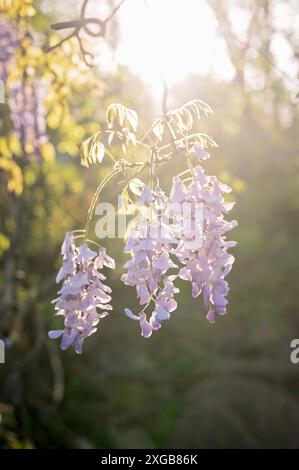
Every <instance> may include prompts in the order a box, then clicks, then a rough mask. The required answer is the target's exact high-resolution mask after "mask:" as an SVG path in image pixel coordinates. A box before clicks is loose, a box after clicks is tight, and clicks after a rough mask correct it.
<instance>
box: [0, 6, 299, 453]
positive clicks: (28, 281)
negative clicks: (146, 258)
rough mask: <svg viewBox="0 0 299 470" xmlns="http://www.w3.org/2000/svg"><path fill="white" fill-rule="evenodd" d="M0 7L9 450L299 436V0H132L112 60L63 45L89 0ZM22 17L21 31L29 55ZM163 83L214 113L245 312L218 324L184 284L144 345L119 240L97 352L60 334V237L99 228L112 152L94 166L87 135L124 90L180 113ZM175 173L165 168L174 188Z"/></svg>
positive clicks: (143, 111)
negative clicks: (91, 217) (297, 347)
mask: <svg viewBox="0 0 299 470" xmlns="http://www.w3.org/2000/svg"><path fill="white" fill-rule="evenodd" d="M116 5H117V3H116V2H110V1H109V2H108V1H107V2H104V1H102V2H101V1H91V2H90V4H89V6H88V8H90V10H89V15H90V16H97V17H102V18H105V17H106V16H107V14H108V13H109V12H110V11H112V10H113V8H114V7H115V6H116ZM0 7H1V18H0V28H1V29H0V60H1V66H0V71H1V74H2V77H4V78H5V89H6V94H7V96H6V98H7V102H6V104H0V118H1V120H0V124H1V128H0V134H1V135H0V182H1V193H0V256H1V258H0V268H1V270H0V290H1V295H0V309H1V313H0V332H1V334H0V336H1V337H2V338H4V339H5V342H6V363H5V364H0V417H1V422H0V446H1V447H3V448H74V447H76V448H77V447H79V448H140V447H141V448H166V447H168V448H169V447H174V448H175V447H193V448H194V447H200V448H202V447H208V448H229V447H245V448H264V447H266V448H278V447H279V448H296V447H298V445H299V395H298V389H299V365H295V364H292V363H291V361H290V353H291V349H290V342H291V340H292V339H294V338H297V337H299V310H298V282H299V249H298V234H299V134H298V129H299V113H298V111H299V81H298V80H297V77H298V63H299V62H298V59H299V4H298V2H297V1H296V0H294V1H292V0H243V1H239V0H226V1H224V0H217V1H214V0H198V1H196V2H195V1H193V0H186V1H183V0H173V1H171V2H170V1H168V0H160V1H159V2H157V1H156V0H147V1H146V2H144V1H142V0H140V1H139V0H127V1H126V2H124V4H123V5H122V7H121V8H120V9H119V11H118V12H117V13H116V14H115V15H114V17H113V19H112V20H111V21H110V22H109V24H108V25H107V35H106V37H105V38H93V39H91V38H90V37H89V36H88V35H86V34H85V35H84V34H83V42H84V46H85V47H86V49H88V50H89V51H92V53H93V56H94V57H93V61H94V63H95V65H94V67H88V66H87V65H85V64H84V61H83V58H82V54H81V53H80V48H79V46H78V42H77V41H76V39H75V38H74V39H73V40H71V41H67V42H65V43H64V44H63V45H62V46H61V47H58V48H56V49H54V50H52V51H47V49H46V46H47V45H49V44H50V45H53V44H56V43H57V42H58V41H59V40H60V39H61V38H62V37H64V35H65V34H66V33H67V32H64V31H62V32H57V33H56V32H53V31H52V30H51V29H50V24H51V23H53V22H57V21H64V20H70V19H74V18H77V17H78V15H79V13H80V2H71V1H69V2H66V1H63V2H62V1H60V0H54V1H51V2H50V1H46V0H43V1H34V2H31V1H30V0H15V1H10V0H0ZM12 25H13V30H14V31H15V32H16V31H19V33H18V34H19V37H20V38H21V39H20V44H19V45H18V46H17V47H15V48H13V52H12V53H11V52H9V51H8V48H7V41H8V39H9V38H11V34H12V33H11V26H12ZM7 38H8V39H7ZM14 41H16V39H14ZM11 65H12V67H11ZM8 69H9V72H6V70H8ZM298 78H299V77H298ZM163 79H164V80H165V81H166V83H167V85H168V94H167V106H168V107H169V108H172V107H177V106H180V105H182V104H183V103H184V102H186V101H188V100H191V99H194V98H200V99H203V100H204V101H206V102H207V103H209V104H210V105H211V106H212V108H213V109H214V114H213V115H212V117H210V118H209V119H203V120H202V129H203V130H204V131H206V132H207V133H208V134H209V135H211V136H212V137H213V138H214V139H215V140H216V141H217V142H218V144H219V148H218V149H214V150H213V152H212V158H211V159H210V161H208V162H207V163H206V164H205V167H206V170H207V172H208V173H210V174H216V175H217V176H218V177H219V178H220V179H221V180H222V181H224V182H226V183H228V184H230V185H231V186H232V187H233V191H234V193H233V197H234V199H235V200H236V201H237V204H236V206H235V208H234V209H233V213H232V216H233V217H234V218H236V219H237V220H238V221H239V227H238V228H237V229H235V230H234V232H233V234H232V237H231V238H232V239H234V240H237V241H238V246H237V247H236V248H235V249H234V254H235V257H236V262H235V265H234V268H233V270H232V272H231V274H230V275H229V281H230V285H231V292H230V295H229V300H230V304H229V314H228V315H227V316H226V317H224V318H218V319H217V322H216V323H215V324H214V325H210V324H208V323H207V321H206V319H205V314H204V310H203V306H202V305H201V303H200V301H199V300H198V299H197V300H192V298H191V295H190V289H189V286H188V287H187V286H185V285H184V283H182V284H181V285H180V287H181V294H180V296H179V307H178V310H177V311H176V312H175V314H174V315H173V317H172V319H171V321H170V322H168V323H167V325H165V326H164V328H163V329H162V330H161V331H160V332H159V334H156V335H154V336H153V337H152V338H151V339H150V340H144V339H143V338H141V337H140V336H139V331H137V330H138V328H137V327H136V325H135V323H134V322H131V321H129V320H128V319H127V318H126V317H125V315H124V314H123V308H124V307H125V306H130V305H132V302H133V300H132V299H133V298H134V290H133V289H130V288H128V287H125V286H123V285H122V284H121V283H120V281H119V277H120V274H121V271H122V263H123V261H124V259H125V257H124V255H123V254H122V241H121V240H113V241H110V242H109V243H107V245H108V246H109V250H110V251H111V253H112V255H113V256H114V257H115V258H116V260H117V264H118V267H117V270H116V271H115V272H114V273H112V274H109V281H110V285H111V286H112V288H113V292H114V294H113V307H114V310H113V315H111V316H110V317H108V318H107V319H105V320H104V321H103V322H102V323H101V325H102V327H101V328H100V329H99V331H98V332H97V334H95V335H93V336H92V337H91V338H90V339H89V340H88V341H86V343H85V345H84V353H83V354H82V355H76V354H75V353H74V352H73V351H71V350H70V351H66V352H61V351H60V350H59V347H58V344H57V343H56V342H53V341H50V340H49V339H48V338H47V331H48V329H50V328H53V326H54V325H55V324H56V323H55V320H54V315H53V306H52V305H51V303H50V300H51V299H54V298H55V296H56V290H57V286H56V285H55V275H56V272H57V270H58V268H59V264H60V257H59V251H60V245H61V242H62V240H63V237H64V233H65V231H67V230H70V229H76V228H82V227H84V224H85V218H86V211H87V208H88V206H89V203H90V201H91V198H92V195H93V192H94V190H95V189H96V186H97V185H98V183H99V181H100V180H101V179H102V178H103V177H104V176H105V175H106V174H107V173H108V171H109V170H110V169H111V165H110V163H109V160H106V159H104V160H103V162H102V164H101V165H97V166H94V167H92V168H91V169H86V168H82V167H81V166H80V158H79V146H80V143H81V142H82V141H83V140H84V139H85V138H86V137H88V136H89V135H91V133H93V132H95V131H97V130H99V129H100V128H101V125H102V124H103V122H104V118H105V108H106V106H107V105H108V104H110V103H112V102H120V103H122V104H124V105H126V106H129V107H131V108H133V109H136V110H137V111H138V113H139V117H140V120H141V121H142V122H143V123H144V126H145V127H146V126H148V125H149V124H150V122H151V120H152V119H153V118H154V116H155V115H156V114H159V113H161V110H162V103H161V100H162V83H163ZM15 83H17V84H19V88H18V87H16V88H18V89H15V88H14V86H13V84H15ZM40 84H43V87H44V88H43V90H45V92H44V93H43V92H42V91H41V92H40V93H39V92H38V90H39V87H40ZM26 90H27V91H26ZM28 90H29V91H28ZM17 93H19V95H18V96H21V97H22V96H24V95H26V93H27V94H28V96H30V97H31V101H30V102H31V103H32V96H34V99H35V101H34V106H31V107H30V106H29V105H28V104H26V100H25V99H23V100H22V98H20V99H19V100H18V99H16V96H17ZM30 93H31V95H30ZM8 95H10V96H8ZM26 96H27V95H26ZM26 106H27V107H26ZM24 107H25V108H26V109H25V110H24ZM20 116H23V117H22V118H20ZM18 117H19V121H20V119H21V124H20V122H19V121H18ZM38 122H39V126H38V125H37V123H38ZM32 123H33V124H32ZM44 125H45V128H44V129H43V126H44ZM30 126H31V127H30ZM32 128H33V129H34V130H33V131H32V132H33V134H30V132H31V131H30V132H29V131H28V129H32ZM26 129H27V131H26ZM37 129H39V130H37ZM26 132H27V134H26ZM34 132H35V134H34ZM37 134H38V136H37ZM26 135H27V138H26ZM32 135H33V137H32ZM28 136H29V137H28ZM30 136H31V137H30ZM36 137H38V139H37V141H36V142H37V143H35V144H34V145H33V144H30V139H33V138H36ZM26 139H27V141H26ZM116 153H117V149H116ZM171 171H173V173H175V171H176V168H173V169H172V170H171ZM170 176H171V175H170V172H165V171H164V173H163V172H162V173H161V178H162V180H163V181H164V183H165V185H166V186H167V184H169V182H170ZM117 191H118V187H117V186H115V185H113V186H112V187H110V188H107V191H106V192H105V198H106V199H107V200H110V199H113V197H114V196H115V195H116V193H117ZM132 323H133V324H132Z"/></svg>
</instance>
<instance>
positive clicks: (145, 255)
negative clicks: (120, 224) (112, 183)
mask: <svg viewBox="0 0 299 470" xmlns="http://www.w3.org/2000/svg"><path fill="white" fill-rule="evenodd" d="M140 203H141V205H142V204H143V205H144V206H148V213H147V214H145V215H144V211H143V215H142V216H141V217H140V218H139V220H138V223H137V227H136V229H135V230H132V231H131V233H130V236H129V239H128V241H127V244H126V246H125V252H127V253H128V252H129V253H131V259H130V260H129V261H127V262H126V263H125V265H124V267H125V268H126V269H127V272H126V273H125V274H123V275H122V277H121V280H122V281H123V282H124V283H125V284H126V285H129V286H135V287H136V292H137V297H138V300H139V304H140V305H141V306H144V307H143V308H142V309H141V312H140V313H139V315H134V314H133V313H132V311H131V310H130V309H125V313H126V315H127V316H128V317H129V318H131V319H133V320H139V322H140V328H141V335H142V336H144V337H145V338H149V337H150V336H151V334H152V331H154V330H158V329H160V327H161V324H162V322H163V321H165V320H168V319H169V318H170V313H171V312H173V311H174V310H175V309H176V306H177V304H176V302H175V300H174V299H173V294H174V293H176V292H178V289H176V288H175V287H174V285H173V281H174V279H175V277H176V276H171V275H169V274H168V270H169V269H172V268H177V266H176V265H175V264H174V263H173V261H172V259H171V256H170V252H171V244H172V243H177V240H175V239H174V238H173V237H172V236H171V233H169V232H168V231H167V227H163V217H162V214H163V212H164V211H165V210H166V209H167V204H168V199H167V197H166V196H165V194H164V192H163V191H162V190H161V189H160V188H157V189H156V190H155V191H154V192H152V191H151V190H150V189H149V188H148V187H147V186H144V188H143V191H142V193H141V196H140ZM151 303H153V304H154V309H153V311H152V313H151V316H150V318H149V319H148V318H147V316H146V314H145V309H146V308H147V307H149V306H150V304H151Z"/></svg>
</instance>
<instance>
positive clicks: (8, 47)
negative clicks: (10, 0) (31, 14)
mask: <svg viewBox="0 0 299 470" xmlns="http://www.w3.org/2000/svg"><path fill="white" fill-rule="evenodd" d="M27 36H28V34H27V33H25V32H24V31H23V30H22V29H21V28H20V27H19V25H18V23H17V22H16V21H13V20H11V19H9V18H7V17H5V16H3V17H1V18H0V80H2V81H3V82H4V84H5V90H6V94H7V103H8V105H9V111H10V116H11V120H12V123H13V129H14V134H15V135H16V136H17V138H18V140H19V142H20V143H21V147H22V149H23V150H24V151H25V153H26V154H27V155H28V156H37V155H40V150H41V146H42V145H43V144H45V143H46V142H47V141H48V138H47V135H46V107H45V100H46V94H47V91H48V84H47V83H46V82H43V81H42V80H41V79H40V77H38V76H37V75H36V73H35V71H34V68H33V67H30V66H29V65H28V66H27V67H26V69H25V70H24V73H23V74H22V75H21V76H18V75H17V64H16V62H17V58H18V53H17V52H18V51H20V50H21V48H22V41H24V39H25V37H27ZM27 39H29V37H28V38H27ZM19 55H21V54H19ZM24 77H26V78H24Z"/></svg>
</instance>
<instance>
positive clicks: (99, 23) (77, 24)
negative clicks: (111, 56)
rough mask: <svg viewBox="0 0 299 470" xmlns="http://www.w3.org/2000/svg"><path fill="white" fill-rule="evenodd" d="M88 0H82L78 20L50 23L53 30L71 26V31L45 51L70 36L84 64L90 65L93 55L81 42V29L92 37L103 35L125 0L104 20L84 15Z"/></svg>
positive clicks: (55, 46) (53, 47)
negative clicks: (77, 44) (76, 42)
mask: <svg viewBox="0 0 299 470" xmlns="http://www.w3.org/2000/svg"><path fill="white" fill-rule="evenodd" d="M88 1H89V0H84V2H83V4H82V7H81V12H80V18H79V19H78V20H71V21H62V22H59V23H54V24H52V25H51V28H52V29H53V30H54V31H61V30H64V29H70V28H72V29H73V31H72V32H71V33H69V34H68V35H67V36H66V37H64V38H63V39H61V41H59V42H58V43H57V44H54V46H49V47H47V48H46V51H47V52H50V51H53V50H54V49H56V48H57V47H60V46H61V45H62V44H63V43H65V42H67V41H69V40H70V39H72V38H76V39H77V41H78V43H79V47H80V50H81V54H82V58H83V60H84V62H85V64H86V65H89V66H91V65H92V64H91V63H90V59H91V58H92V57H93V56H92V54H91V53H90V52H88V51H87V50H86V49H85V47H84V45H83V42H82V38H81V37H80V33H81V31H82V29H83V30H84V32H85V33H86V34H88V35H89V36H91V37H94V38H96V37H97V38H99V37H102V38H103V37H105V35H106V30H107V24H108V23H109V21H111V20H112V18H113V17H114V16H115V14H116V13H117V12H118V10H119V9H120V7H121V6H122V5H123V3H124V2H125V1H126V0H121V1H120V2H119V3H118V4H117V5H116V6H115V8H114V9H113V10H112V12H111V13H110V14H109V15H108V16H107V18H106V19H104V20H101V19H99V18H94V17H91V18H87V17H86V8H87V5H88ZM90 26H96V27H97V30H96V31H95V30H93V29H91V28H90Z"/></svg>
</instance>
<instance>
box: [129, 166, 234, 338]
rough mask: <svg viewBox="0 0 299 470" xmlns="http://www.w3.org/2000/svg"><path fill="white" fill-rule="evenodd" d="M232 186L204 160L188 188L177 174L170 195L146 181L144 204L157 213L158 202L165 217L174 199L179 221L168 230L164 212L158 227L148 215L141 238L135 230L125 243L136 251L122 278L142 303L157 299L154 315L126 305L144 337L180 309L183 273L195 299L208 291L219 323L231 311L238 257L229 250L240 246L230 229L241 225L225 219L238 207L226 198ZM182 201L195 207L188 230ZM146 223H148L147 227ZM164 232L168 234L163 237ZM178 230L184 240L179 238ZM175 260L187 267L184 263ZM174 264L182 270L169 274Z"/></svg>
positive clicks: (210, 317) (210, 315)
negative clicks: (199, 213) (198, 214)
mask: <svg viewBox="0 0 299 470" xmlns="http://www.w3.org/2000/svg"><path fill="white" fill-rule="evenodd" d="M230 191H231V188H229V187H228V186H227V185H224V184H222V183H220V182H219V181H218V180H217V178H216V177H210V176H206V175H205V173H204V171H203V169H202V167H201V166H199V165H198V166H196V167H195V168H194V181H193V182H192V184H190V185H189V187H186V186H185V185H184V184H183V183H182V181H181V180H180V179H179V178H178V177H175V178H174V179H173V185H172V189H171V192H170V196H169V198H166V196H165V195H164V193H162V192H161V189H160V188H157V189H156V191H153V192H151V191H150V190H149V188H148V187H147V186H144V189H143V191H142V194H141V197H140V204H141V205H142V204H144V203H150V204H151V211H154V212H155V213H157V206H158V210H160V211H161V214H162V213H163V214H164V218H165V214H166V215H167V216H169V215H170V213H171V212H173V210H174V209H173V207H172V204H175V206H174V207H175V212H176V214H175V215H176V223H175V224H173V225H171V224H170V225H168V232H166V230H165V229H164V230H163V227H162V219H163V217H162V215H160V217H158V219H157V222H156V226H155V227H153V224H151V223H149V221H148V218H146V217H144V218H143V219H141V220H139V221H138V224H139V232H138V233H139V236H138V237H136V234H135V233H132V236H131V237H129V240H128V242H127V244H126V247H125V251H126V252H130V253H131V259H130V260H129V261H127V262H126V264H125V265H124V267H125V268H126V269H127V272H126V273H125V274H124V275H123V276H122V281H123V282H124V283H125V284H126V285H130V286H135V287H136V291H137V297H138V300H139V304H140V305H141V306H143V305H146V308H147V307H148V306H149V305H150V304H151V303H153V304H154V309H153V311H152V313H151V316H150V318H149V320H148V319H147V316H146V314H145V308H143V309H142V310H141V312H140V313H139V316H137V315H135V314H133V313H132V311H131V310H130V309H128V308H126V309H125V313H126V315H127V316H128V317H129V318H132V319H133V320H139V322H140V327H141V334H142V336H144V337H149V336H151V334H152V332H153V331H155V330H158V329H159V328H160V327H161V324H162V322H163V321H165V320H169V319H170V316H171V315H170V314H171V313H172V312H173V311H174V310H175V309H176V308H177V302H176V301H175V300H174V298H173V295H174V294H175V293H177V292H179V289H178V288H176V287H175V286H174V281H175V279H176V278H177V277H178V278H181V279H184V280H186V281H189V282H190V283H191V285H192V296H193V297H194V298H195V297H198V296H199V295H200V294H201V293H202V294H203V299H204V306H205V308H206V310H207V319H208V321H209V322H211V323H214V321H215V314H216V313H218V314H219V315H225V314H226V305H227V303H228V301H227V298H226V297H227V295H228V292H229V286H228V283H227V281H226V280H225V277H226V275H227V274H228V273H229V272H230V270H231V268H232V264H233V262H234V257H233V256H232V255H231V254H229V253H228V249H229V248H231V247H233V246H235V242H232V241H226V239H225V233H226V232H228V231H229V230H231V229H232V228H234V227H235V226H236V225H237V222H236V221H232V222H227V221H226V220H225V219H224V216H225V215H226V214H227V213H228V212H229V210H231V209H232V207H233V203H226V202H225V201H224V197H223V194H224V193H229V192H230ZM145 194H146V195H149V194H151V197H149V196H147V197H146V198H145V197H144V195H145ZM161 202H162V203H161ZM186 204H188V206H187V205H186ZM197 204H200V205H201V206H202V209H203V217H202V220H201V221H200V222H201V227H196V226H195V225H194V224H195V223H196V220H195V217H194V213H195V207H196V205H197ZM178 205H182V206H183V205H185V207H189V214H190V220H189V224H188V225H189V229H188V230H185V229H184V228H185V227H184V226H185V225H186V224H185V220H184V216H185V215H186V212H185V213H184V210H183V207H182V210H181V211H178ZM190 209H191V210H190ZM178 216H179V217H178ZM192 217H194V224H193V227H192ZM168 220H169V218H168ZM197 223H198V222H197ZM178 224H179V226H180V230H179V232H178ZM143 225H145V226H146V230H144V227H143ZM153 228H155V230H153ZM190 228H191V232H192V233H191V232H190ZM192 228H193V229H192ZM198 228H200V229H202V233H201V238H200V240H198V244H199V246H198V247H196V245H195V246H194V244H193V243H192V240H191V238H192V237H193V238H194V235H195V233H196V229H198ZM163 232H164V238H163V236H161V233H162V235H163ZM178 233H180V239H178V238H177V236H178ZM150 234H152V235H150ZM165 237H166V238H165ZM190 241H191V245H190ZM172 258H173V259H174V260H175V262H174V261H173V260H172ZM175 263H178V264H179V265H181V267H180V268H178V265H177V264H175ZM173 268H178V269H176V270H175V272H174V273H172V274H169V273H168V270H169V269H173Z"/></svg>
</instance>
